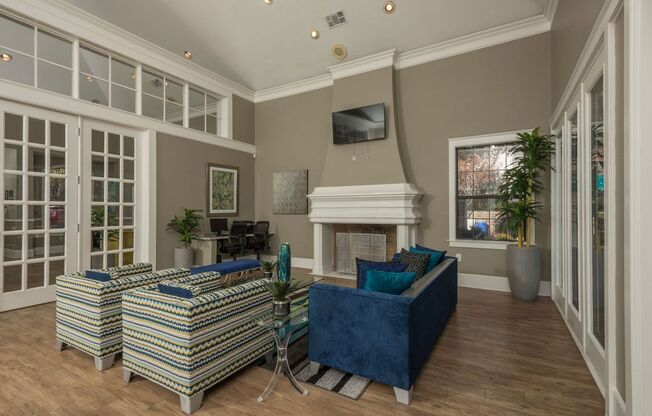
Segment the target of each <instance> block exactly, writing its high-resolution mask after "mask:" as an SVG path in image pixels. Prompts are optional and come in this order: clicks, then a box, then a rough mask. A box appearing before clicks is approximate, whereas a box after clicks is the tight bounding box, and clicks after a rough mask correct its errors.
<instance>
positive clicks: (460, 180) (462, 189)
mask: <svg viewBox="0 0 652 416" xmlns="http://www.w3.org/2000/svg"><path fill="white" fill-rule="evenodd" d="M457 195H458V196H471V195H473V173H472V172H471V173H458V174H457Z"/></svg>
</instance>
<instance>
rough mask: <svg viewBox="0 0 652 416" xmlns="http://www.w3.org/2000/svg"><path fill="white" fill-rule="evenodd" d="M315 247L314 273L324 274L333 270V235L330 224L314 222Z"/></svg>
mask: <svg viewBox="0 0 652 416" xmlns="http://www.w3.org/2000/svg"><path fill="white" fill-rule="evenodd" d="M313 229H314V232H313V234H314V248H313V265H312V273H313V274H316V275H324V274H326V273H330V272H332V271H333V236H332V228H331V226H330V225H328V224H318V223H315V224H313Z"/></svg>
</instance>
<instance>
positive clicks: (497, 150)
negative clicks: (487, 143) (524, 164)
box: [489, 145, 509, 170]
mask: <svg viewBox="0 0 652 416" xmlns="http://www.w3.org/2000/svg"><path fill="white" fill-rule="evenodd" d="M508 148H509V147H508V146H502V145H498V146H497V145H492V146H491V148H490V149H489V153H490V156H489V169H491V170H503V169H506V168H507V156H506V153H507V149H508Z"/></svg>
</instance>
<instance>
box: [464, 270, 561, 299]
mask: <svg viewBox="0 0 652 416" xmlns="http://www.w3.org/2000/svg"><path fill="white" fill-rule="evenodd" d="M457 279H458V283H457V285H458V286H460V287H470V288H473V289H484V290H494V291H497V292H509V291H510V290H509V282H508V280H507V278H506V277H502V276H485V275H482V274H470V273H459V274H458V275H457ZM550 293H551V292H550V282H543V281H542V282H541V284H540V285H539V296H548V297H550Z"/></svg>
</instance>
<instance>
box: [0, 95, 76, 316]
mask: <svg viewBox="0 0 652 416" xmlns="http://www.w3.org/2000/svg"><path fill="white" fill-rule="evenodd" d="M77 131H78V129H77V117H74V116H69V115H65V114H60V113H56V112H52V111H46V110H41V109H37V108H33V107H29V106H24V105H20V104H16V103H13V102H8V101H3V100H0V161H1V162H2V165H1V168H0V170H2V175H1V176H0V197H1V198H2V204H3V206H2V210H1V211H0V227H1V230H2V233H1V238H0V254H1V256H2V257H1V258H0V263H1V264H0V311H6V310H10V309H16V308H21V307H25V306H30V305H35V304H39V303H44V302H51V301H53V300H54V295H55V287H56V286H55V285H56V277H57V276H59V275H62V274H64V273H66V272H68V271H72V270H77V269H78V252H79V250H78V236H77V224H78V221H77V207H78V185H77V182H78V179H77V177H78V172H77V166H78V163H77V155H78V148H77V146H78V135H77Z"/></svg>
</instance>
